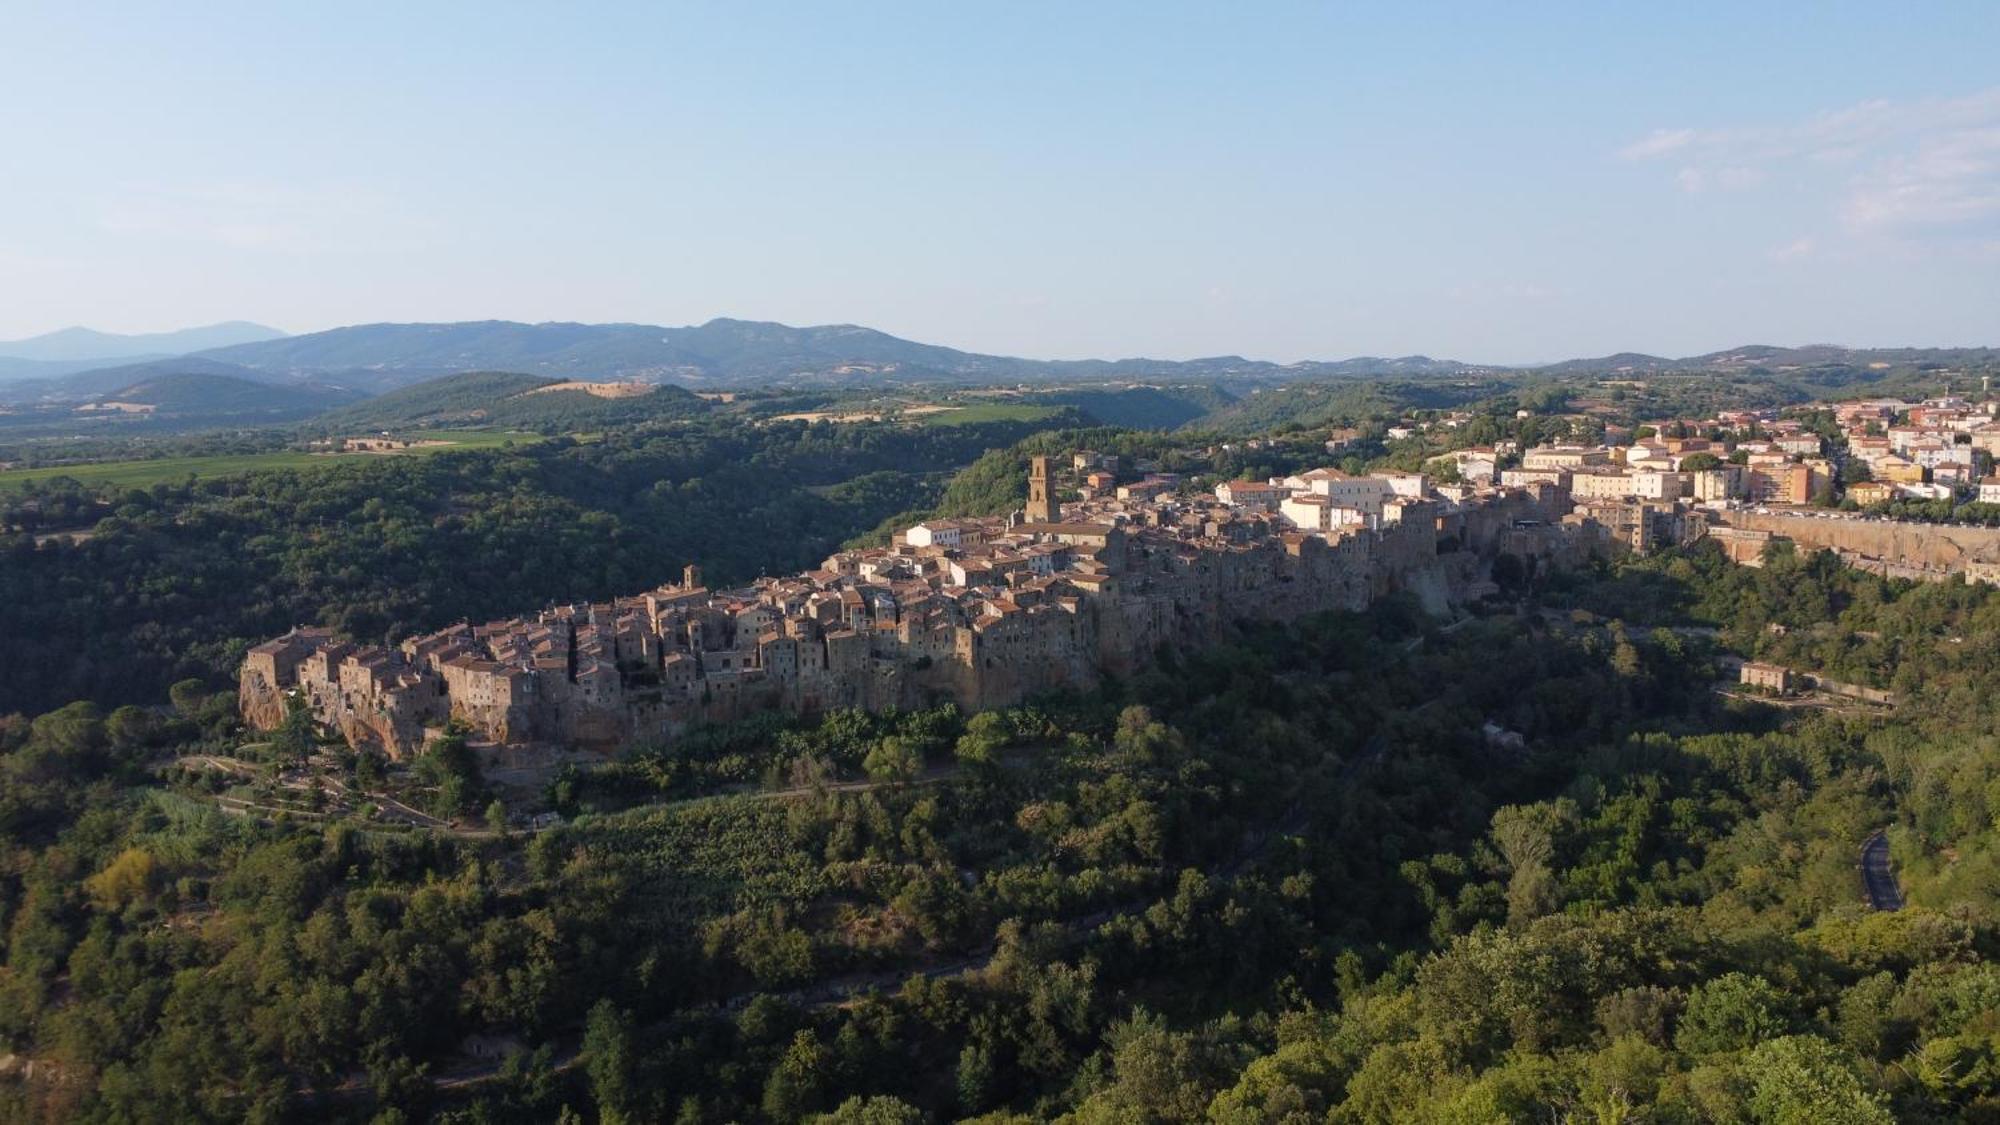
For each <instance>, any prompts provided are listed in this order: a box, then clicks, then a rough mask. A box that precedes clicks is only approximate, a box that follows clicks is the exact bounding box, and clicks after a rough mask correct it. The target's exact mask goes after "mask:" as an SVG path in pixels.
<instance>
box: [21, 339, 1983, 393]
mask: <svg viewBox="0 0 2000 1125" xmlns="http://www.w3.org/2000/svg"><path fill="white" fill-rule="evenodd" d="M218 339H221V340H226V341H227V342H225V343H221V344H213V343H212V341H215V340H218ZM192 344H208V345H209V346H205V347H201V348H199V349H198V350H191V351H190V352H189V353H188V354H185V355H180V356H177V357H174V358H164V359H163V358H159V357H154V356H149V355H142V356H141V357H140V358H138V359H134V358H130V357H128V358H124V359H120V360H118V361H116V362H111V361H105V362H96V363H94V364H93V363H91V362H90V361H86V360H80V359H77V358H74V357H75V356H76V355H77V354H79V353H82V352H88V351H91V350H93V349H103V348H107V347H116V348H126V349H135V350H136V349H161V348H170V347H171V348H179V347H187V346H189V345H192ZM1996 363H2000V350H1996V349H1992V348H1973V349H1911V348H1901V349H1848V348H1841V347H1835V346H1830V345H1813V346H1808V347H1802V348H1780V347H1768V346H1750V347H1742V348H1734V349H1730V350H1727V351H1721V352H1711V353H1708V354H1706V355H1700V356H1690V357H1685V358H1681V359H1671V358H1666V357H1662V356H1652V355H1643V354H1639V353H1620V354H1617V355H1610V356H1601V357H1597V358H1594V359H1575V360H1567V361H1564V362H1561V363H1555V364H1548V365H1543V366H1540V367H1536V368H1529V369H1528V370H1541V371H1547V372H1549V373H1552V374H1573V373H1585V372H1599V373H1603V374H1606V375H1616V374H1620V373H1629V374H1645V373H1661V372H1672V371H1694V370H1723V371H1742V372H1753V371H1756V370H1760V369H1762V370H1774V371H1775V370H1795V369H1800V368H1815V369H1817V368H1829V369H1831V368H1845V369H1857V370H1865V369H1869V368H1876V369H1880V368H1884V367H1898V368H1902V367H1913V366H1914V367H1925V366H1936V367H1948V366H1965V365H1981V366H1987V365H1993V364H1996ZM8 364H14V365H22V364H25V365H28V366H29V367H30V368H36V369H38V370H32V371H16V372H15V374H14V375H13V377H12V378H11V379H7V376H8V369H7V368H6V365H8ZM52 364H53V365H60V366H61V367H62V370H49V369H46V365H52ZM80 365H81V366H80ZM1510 370H1515V371H1518V370H1523V369H1521V368H1508V367H1502V366H1499V365H1493V364H1473V363H1464V362H1460V361H1457V360H1448V359H1432V358H1430V357H1428V356H1420V355H1419V356H1403V357H1398V358H1383V357H1376V356H1362V357H1357V358H1353V359H1343V360H1337V361H1311V362H1302V363H1291V364H1278V363H1271V362H1268V361H1263V360H1251V359H1245V358H1243V357H1241V356H1215V357H1210V358H1204V359H1192V360H1158V359H1145V358H1132V359H1117V360H1034V359H1022V358H1018V357H1012V356H996V355H982V354H979V353H976V352H964V351H959V350H957V349H955V348H947V347H941V346H938V345H934V344H921V343H916V342H913V341H910V340H903V339H899V338H898V337H895V336H890V335H888V334H886V333H883V332H878V331H875V330H874V329H871V328H862V327H858V326H855V325H821V326H818V327H809V328H794V327H791V326H788V325H783V324H774V323H768V322H760V321H747V320H728V319H718V320H711V321H709V322H708V323H706V324H702V325H697V326H694V327H686V328H664V327H658V326H654V325H644V324H569V323H548V324H521V323H516V322H513V321H498V320H494V321H473V322H466V323H456V324H362V325H354V326H351V327H347V328H335V329H332V330H329V331H325V332H313V333H308V334H305V335H300V336H284V335H282V334H280V333H277V332H275V331H274V330H272V329H268V328H263V327H261V326H258V325H254V324H246V323H240V322H239V323H232V324H223V325H212V326H210V327H207V328H200V329H188V330H186V331H184V332H176V333H163V334H160V335H156V336H123V337H119V336H110V335H107V334H104V333H94V332H90V331H89V330H87V329H66V330H64V331H63V332H56V333H51V334H49V335H47V336H41V337H36V338H35V339H33V340H27V341H20V342H17V343H15V344H0V380H6V381H0V403H5V404H14V405H17V406H19V405H26V404H37V405H50V404H57V403H65V402H68V403H75V402H84V401H88V400H90V399H92V398H95V397H97V396H101V395H103V394H105V393H107V392H109V391H112V390H115V389H117V388H119V387H122V386H126V385H130V384H133V383H137V382H140V381H143V380H144V379H148V378H154V377H160V376H166V375H194V374H201V375H220V376H228V377H232V378H237V379H243V380H248V381H251V382H258V383H267V384H272V385H278V386H293V385H311V386H324V387H338V388H344V389H346V390H349V391H352V392H356V393H358V394H369V395H372V394H381V393H383V392H385V391H391V390H394V389H396V388H399V387H405V386H409V385H412V384H415V383H419V382H423V381H425V380H428V379H433V378H436V377H438V376H440V375H447V374H455V373H459V372H467V371H484V372H493V371H505V372H515V373H521V374H527V375H535V376H540V377H543V378H551V379H582V380H640V381H646V382H652V383H660V384H672V385H678V386H681V387H687V388H694V389H704V388H716V389H740V388H746V387H760V386H773V385H806V386H820V387H827V386H836V387H841V386H859V387H872V386H878V385H895V384H907V383H938V382H943V383H959V384H971V383H994V382H1022V383H1061V382H1082V381H1089V380H1097V379H1120V378H1124V379H1140V380H1155V379H1157V380H1162V381H1177V382H1192V381H1210V382H1222V381H1251V382H1287V381H1294V380H1307V379H1339V378H1366V377H1378V376H1379V377H1406V378H1407V377H1438V376H1445V377H1455V376H1463V377H1477V376H1480V375H1485V374H1494V373H1499V372H1504V371H1510ZM31 376H32V377H31Z"/></svg>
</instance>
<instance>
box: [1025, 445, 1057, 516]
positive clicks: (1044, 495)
mask: <svg viewBox="0 0 2000 1125" xmlns="http://www.w3.org/2000/svg"><path fill="white" fill-rule="evenodd" d="M1027 515H1028V522H1029V523H1054V522H1056V508H1055V505H1054V504H1051V503H1050V502H1049V459H1048V458H1046V457H1034V458H1030V459H1029V461H1028V511H1027Z"/></svg>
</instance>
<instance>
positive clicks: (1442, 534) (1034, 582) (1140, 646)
mask: <svg viewBox="0 0 2000 1125" xmlns="http://www.w3.org/2000/svg"><path fill="white" fill-rule="evenodd" d="M1073 468H1074V469H1075V471H1074V472H1073V473H1071V474H1067V476H1068V480H1069V482H1070V483H1071V485H1072V486H1073V491H1075V492H1076V493H1077V494H1079V495H1082V496H1084V497H1085V498H1083V499H1080V500H1077V501H1074V502H1071V503H1068V504H1059V503H1057V502H1056V501H1055V500H1054V499H1053V496H1052V493H1051V487H1052V482H1051V480H1050V477H1049V471H1048V464H1047V460H1046V459H1044V458H1035V459H1034V464H1033V471H1032V472H1031V475H1030V481H1029V498H1028V503H1027V504H1026V506H1025V507H1024V508H1023V509H1022V510H1020V511H1017V512H1015V513H1013V514H1011V515H1009V516H1005V517H988V518H976V519H956V520H927V521H925V522H923V523H919V524H917V525H915V526H913V527H910V528H908V529H906V530H905V531H903V532H901V533H899V534H898V535H897V536H896V538H895V541H894V542H893V543H892V544H891V545H889V546H886V547H879V548H871V549H866V550H850V551H841V552H839V553H836V554H835V555H833V556H831V557H830V558H828V559H826V560H825V562H824V563H823V564H822V565H821V566H820V568H819V569H817V570H813V571H809V572H806V573H803V574H797V575H790V576H786V577H780V578H763V579H759V580H757V581H756V582H753V583H750V584H748V585H745V586H740V587H734V588H728V589H711V588H710V587H708V586H707V585H706V584H704V582H703V581H702V577H701V575H700V573H699V571H698V570H696V569H695V568H692V567H690V568H688V570H687V571H686V572H685V573H684V574H683V576H682V579H681V581H680V582H678V583H674V584H669V585H666V586H662V587H660V588H659V589H656V590H653V591H650V592H647V593H644V594H640V595H637V596H633V597H621V598H615V599H612V600H610V601H608V602H603V603H591V604H578V605H564V606H552V607H549V608H547V609H544V610H542V611H541V612H539V613H536V614H534V615H532V616H525V617H516V618H510V619H507V620H502V621H495V622H489V623H484V624H476V623H469V622H468V623H462V624H459V625H455V626H452V627H450V628H447V629H443V630H440V631H438V632H435V633H431V634H428V635H425V636H419V637H412V638H410V639H408V640H405V641H404V642H402V643H401V644H400V645H397V646H395V647H382V646H363V645H354V644H349V643H346V642H343V641H341V640H339V639H337V638H335V637H334V636H332V635H330V634H329V633H327V632H325V631H323V630H314V629H297V630H294V631H292V632H291V633H289V634H287V635H285V636H283V637H279V638H277V639H275V640H272V641H269V642H266V643H264V644H261V645H258V646H256V647H255V648H253V649H252V650H251V651H250V652H249V654H248V655H247V657H246V658H245V661H244V663H243V666H242V669H241V675H240V685H239V686H240V698H241V702H242V708H243V713H244V715H245V717H246V719H247V720H248V721H249V722H250V723H251V724H252V725H253V726H255V727H259V728H263V729H270V728H273V727H275V726H277V725H278V724H280V723H282V722H283V721H284V720H285V717H286V714H287V712H288V710H289V709H291V708H293V707H304V708H306V709H307V710H309V711H310V712H311V714H312V715H313V717H314V718H315V719H317V720H318V721H319V722H321V723H323V724H325V725H326V726H328V727H331V728H333V729H335V730H337V731H338V732H340V733H341V734H342V735H343V736H345V737H346V739H347V740H348V741H349V742H350V743H351V744H352V745H355V746H357V747H362V746H367V747H376V748H380V749H382V750H385V751H387V752H389V753H391V754H394V755H400V754H405V753H408V752H410V751H411V750H413V749H415V748H418V747H421V746H422V745H423V743H424V742H425V741H426V740H427V739H428V738H430V737H432V736H433V735H434V734H435V732H436V731H437V730H438V729H439V728H441V727H442V726H443V725H444V724H445V723H446V722H447V721H449V720H452V719H457V720H459V721H462V722H464V723H466V724H469V725H470V727H471V728H472V729H473V731H474V733H475V736H476V737H478V738H481V739H484V740H488V741H491V742H493V743H496V744H508V745H519V744H563V745H571V746H580V747H595V748H604V749H610V748H614V747H616V746H619V745H622V744H625V743H628V742H630V741H632V740H634V739H642V738H670V737H672V736H673V735H674V734H675V733H677V732H678V731H680V730H682V729H683V728H685V727H687V726H688V725H690V724H694V723H700V722H718V721H728V720H732V719H736V718H741V717H744V716H747V715H750V714H753V713H757V712H760V711H766V710H772V709H776V710H780V711H783V712H787V713H814V712H818V711H823V710H827V709H832V708H842V707H858V708H863V709H869V710H882V709H886V708H890V707H908V706H915V705H923V704H926V703H928V702H930V701H933V700H938V699H950V700H953V701H955V702H957V703H958V704H959V706H961V707H962V708H965V709H968V710H972V709H979V708H986V707H993V706H1002V705H1007V704H1010V703H1014V702H1018V701H1019V700H1021V699H1023V698H1026V697H1028V696H1030V695H1032V694H1035V693H1038V692H1045V691H1050V690H1059V689H1066V688H1084V687H1088V686H1090V685H1092V684H1094V683H1095V682H1097V679H1098V678H1099V676H1100V675H1102V674H1103V673H1104V672H1106V671H1111V672H1117V673H1121V674H1123V673H1125V672H1129V671H1131V670H1134V669H1135V668H1136V667H1137V666H1138V665H1139V664H1140V663H1142V662H1143V661H1145V660H1146V659H1149V658H1150V656H1151V655H1152V654H1153V653H1155V652H1157V651H1159V650H1160V648H1161V646H1163V645H1198V644H1201V643H1205V642H1209V641H1212V640H1214V639H1215V638H1217V637H1218V636H1221V635H1223V634H1224V633H1225V632H1226V630H1227V629H1229V628H1230V627H1232V626H1233V625H1234V624H1235V623H1236V622H1240V621H1244V620H1282V619H1289V618H1293V617H1297V616H1301V615H1304V614H1309V613H1314V612H1319V611H1324V610H1330V609H1359V608H1362V607H1364V606H1366V605H1367V604H1368V603H1369V602H1370V601H1371V600H1372V599H1374V598H1377V597H1380V596H1383V595H1385V594H1387V593H1389V592H1392V591H1398V590H1407V591H1410V592H1412V593H1414V594H1416V595H1417V596H1419V597H1422V598H1424V599H1425V600H1426V601H1430V602H1433V603H1436V602H1440V601H1446V600H1450V599H1453V598H1461V597H1467V596H1473V595H1476V594H1478V593H1480V592H1482V591H1485V590H1490V589H1492V583H1491V580H1490V577H1489V575H1490V564H1491V562H1492V560H1493V559H1494V558H1495V557H1497V556H1499V555H1502V554H1507V555H1512V556H1514V557H1516V558H1517V559H1518V560H1520V561H1521V562H1522V563H1523V564H1524V565H1525V566H1526V567H1528V568H1530V569H1532V568H1534V567H1559V566H1565V565H1570V564H1572V563H1574V562H1575V561H1576V560H1577V559H1579V558H1583V557H1586V556H1588V555H1589V554H1591V553H1594V552H1600V551H1609V550H1615V549H1622V548H1626V547H1641V548H1643V547H1644V546H1645V545H1646V544H1647V543H1650V542H1652V541H1654V540H1655V537H1656V536H1657V535H1658V534H1661V533H1663V532H1662V529H1661V527H1660V524H1659V519H1658V517H1659V516H1660V515H1661V514H1662V513H1661V512H1660V511H1659V510H1657V508H1658V506H1656V505H1653V506H1649V505H1644V504H1640V505H1625V506H1619V505H1610V504H1602V505H1599V507H1598V508H1596V509H1590V508H1588V507H1587V506H1578V505H1576V504H1574V503H1573V501H1572V500H1571V498H1570V497H1569V495H1568V494H1567V492H1566V491H1564V490H1563V489H1561V488H1558V487H1556V486H1553V485H1550V484H1548V483H1546V482H1540V481H1535V482H1530V483H1528V484H1525V485H1518V486H1517V485H1505V484H1501V483H1498V482H1493V483H1488V484H1486V485H1484V486H1481V487H1478V488H1476V489H1475V488H1469V487H1466V486H1452V487H1447V488H1445V489H1443V490H1440V489H1439V488H1437V487H1435V486H1433V485H1431V484H1429V483H1428V482H1427V481H1426V480H1425V478H1424V477H1422V476H1421V475H1418V474H1388V475H1383V476H1350V475H1348V474H1344V473H1341V472H1338V471H1337V470H1331V469H1321V470H1315V471H1313V472H1309V473H1304V474H1300V475H1299V476H1296V477H1290V478H1285V479H1282V480H1277V481H1266V482H1261V483H1260V482H1228V483H1225V484H1223V485H1221V486H1219V487H1217V488H1216V489H1214V491H1213V493H1212V494H1210V493H1201V492H1195V491H1192V490H1189V489H1186V488H1184V487H1183V485H1182V483H1181V482H1179V481H1178V480H1177V479H1172V478H1167V477H1164V476H1160V475H1149V476H1146V477H1142V478H1140V479H1139V480H1137V481H1134V482H1131V483H1130V484H1119V483H1117V480H1116V476H1115V473H1116V470H1115V469H1112V468H1107V467H1105V466H1104V465H1103V464H1101V463H1092V464H1089V465H1080V464H1079V465H1074V466H1073ZM1098 473H1104V474H1112V476H1111V479H1110V480H1108V481H1107V480H1104V479H1103V478H1099V480H1098V481H1097V482H1096V483H1093V482H1092V479H1091V477H1092V474H1098ZM1131 484H1137V485H1139V486H1140V487H1137V488H1134V487H1131ZM1086 489H1087V490H1089V491H1088V492H1087V493H1086V492H1085V490H1086ZM1635 522H1636V524H1638V525H1640V526H1639V527H1638V528H1637V529H1636V530H1635V527H1634V524H1635ZM1665 533H1671V532H1665Z"/></svg>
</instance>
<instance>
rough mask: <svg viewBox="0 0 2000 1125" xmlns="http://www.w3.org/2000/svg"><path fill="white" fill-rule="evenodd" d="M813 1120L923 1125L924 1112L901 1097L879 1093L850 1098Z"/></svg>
mask: <svg viewBox="0 0 2000 1125" xmlns="http://www.w3.org/2000/svg"><path fill="white" fill-rule="evenodd" d="M812 1120H813V1121H814V1122H816V1123H820V1125H923V1121H924V1114H923V1111H922V1110H920V1109H918V1108H917V1107H916V1106H913V1105H911V1104H909V1103H908V1102H905V1101H903V1100H902V1099H900V1098H892V1097H889V1096H888V1095H886V1094H878V1095H876V1096H875V1097H872V1098H863V1097H853V1098H849V1099H847V1100H846V1101H844V1102H842V1103H840V1106H839V1108H837V1109H835V1110H834V1111H833V1112H832V1113H822V1114H819V1115H818V1116H816V1117H814V1118H812Z"/></svg>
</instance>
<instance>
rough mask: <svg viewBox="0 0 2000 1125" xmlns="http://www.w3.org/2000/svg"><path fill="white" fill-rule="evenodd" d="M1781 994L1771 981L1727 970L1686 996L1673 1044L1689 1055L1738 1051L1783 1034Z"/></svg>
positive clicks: (1784, 1029)
mask: <svg viewBox="0 0 2000 1125" xmlns="http://www.w3.org/2000/svg"><path fill="white" fill-rule="evenodd" d="M1788 1022H1789V1021H1787V1020H1786V1018H1785V1016H1784V997H1783V995H1782V994H1780V993H1779V992H1778V990H1777V988H1776V987H1774V986H1773V985H1772V984H1771V982H1770V981H1767V980H1765V979H1764V978H1763V977H1757V976H1751V975H1749V974H1747V973H1727V974H1724V975H1723V976H1720V977H1717V978H1715V979H1714V980H1711V981H1708V982H1706V983H1704V984H1702V985H1700V986H1699V987H1697V988H1696V989H1695V990H1694V991H1693V993H1691V994H1690V995H1689V996H1688V1002H1687V1011H1686V1012H1684V1013H1683V1014H1682V1015H1681V1021H1680V1028H1679V1029H1678V1030H1677V1031H1676V1032H1675V1033H1674V1045H1675V1046H1676V1047H1679V1048H1680V1049H1681V1050H1682V1051H1685V1052H1687V1053H1688V1054H1690V1055H1707V1054H1714V1053H1716V1052H1719V1051H1741V1050H1744V1049H1746V1048H1749V1047H1752V1046H1754V1045H1756V1044H1758V1043H1761V1042H1763V1041H1764V1040H1767V1039H1774V1038H1776V1037H1777V1036H1780V1035H1783V1034H1784V1033H1785V1031H1786V1025H1787V1023H1788Z"/></svg>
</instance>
